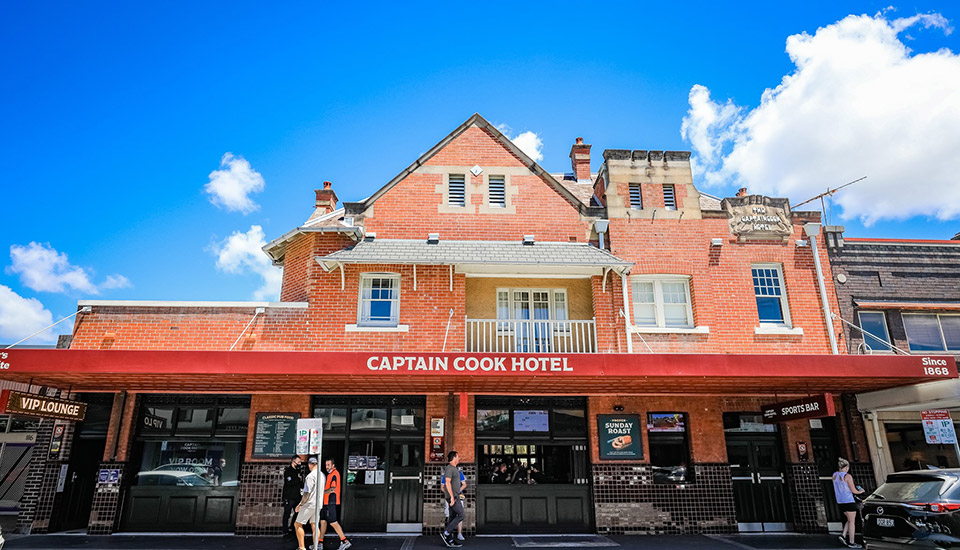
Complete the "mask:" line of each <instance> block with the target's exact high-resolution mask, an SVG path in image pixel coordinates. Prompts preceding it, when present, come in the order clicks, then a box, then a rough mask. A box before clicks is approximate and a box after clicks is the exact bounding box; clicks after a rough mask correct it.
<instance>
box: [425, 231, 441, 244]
mask: <svg viewBox="0 0 960 550" xmlns="http://www.w3.org/2000/svg"><path fill="white" fill-rule="evenodd" d="M438 242H440V234H439V233H428V234H427V244H437V243H438Z"/></svg>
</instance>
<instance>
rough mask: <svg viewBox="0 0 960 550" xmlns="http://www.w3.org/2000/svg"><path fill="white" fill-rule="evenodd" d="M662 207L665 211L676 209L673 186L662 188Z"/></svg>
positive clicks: (675, 192) (675, 194) (675, 193)
mask: <svg viewBox="0 0 960 550" xmlns="http://www.w3.org/2000/svg"><path fill="white" fill-rule="evenodd" d="M663 206H664V207H666V209H667V210H676V209H677V190H676V188H675V187H674V186H673V184H666V185H664V186H663Z"/></svg>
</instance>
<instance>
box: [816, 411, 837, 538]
mask: <svg viewBox="0 0 960 550" xmlns="http://www.w3.org/2000/svg"><path fill="white" fill-rule="evenodd" d="M838 441H839V439H838V438H837V420H836V418H829V417H828V418H815V419H813V420H810V445H811V447H812V448H813V460H814V461H815V462H816V464H817V474H818V475H819V476H820V488H821V491H822V492H823V508H824V511H825V512H826V514H827V528H828V529H830V530H831V531H839V530H841V529H843V522H844V521H845V520H844V517H843V512H841V511H840V506H839V505H838V504H837V499H836V497H835V496H834V494H833V477H832V476H833V473H834V472H836V471H837V459H838V458H840V445H839V443H838Z"/></svg>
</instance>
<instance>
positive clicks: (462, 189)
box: [447, 174, 467, 206]
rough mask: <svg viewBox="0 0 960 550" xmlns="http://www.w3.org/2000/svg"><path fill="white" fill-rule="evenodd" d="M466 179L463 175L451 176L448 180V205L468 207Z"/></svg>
mask: <svg viewBox="0 0 960 550" xmlns="http://www.w3.org/2000/svg"><path fill="white" fill-rule="evenodd" d="M466 197H467V195H466V179H465V177H464V175H463V174H450V176H449V177H448V179H447V204H449V205H450V206H466V204H467V202H466Z"/></svg>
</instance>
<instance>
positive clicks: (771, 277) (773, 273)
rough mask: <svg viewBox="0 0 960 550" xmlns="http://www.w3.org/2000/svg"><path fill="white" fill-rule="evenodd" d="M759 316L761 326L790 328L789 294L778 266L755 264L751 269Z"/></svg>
mask: <svg viewBox="0 0 960 550" xmlns="http://www.w3.org/2000/svg"><path fill="white" fill-rule="evenodd" d="M751 275H752V277H753V291H754V295H755V296H756V299H757V315H758V316H759V318H760V324H761V325H776V326H790V312H789V309H788V308H787V292H786V290H785V289H784V287H783V272H782V270H781V268H780V265H778V264H755V265H753V267H752V268H751Z"/></svg>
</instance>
